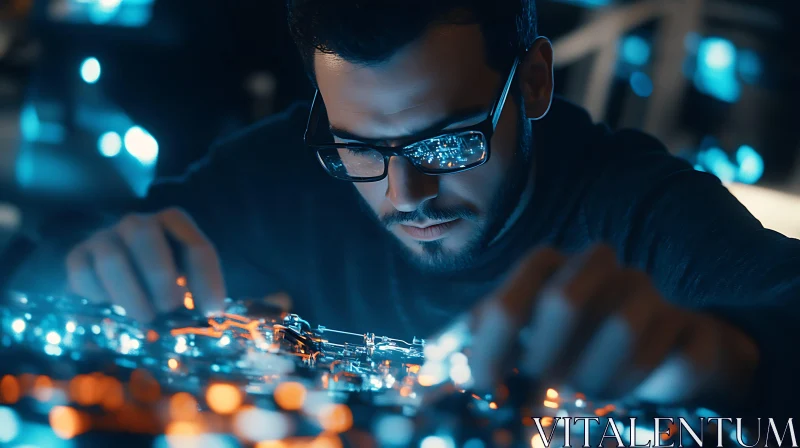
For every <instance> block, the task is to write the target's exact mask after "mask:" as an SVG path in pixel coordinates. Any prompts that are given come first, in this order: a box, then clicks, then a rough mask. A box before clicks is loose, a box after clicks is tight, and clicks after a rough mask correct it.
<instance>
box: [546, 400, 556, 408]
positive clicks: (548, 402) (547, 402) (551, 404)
mask: <svg viewBox="0 0 800 448" xmlns="http://www.w3.org/2000/svg"><path fill="white" fill-rule="evenodd" d="M544 405H545V407H548V408H552V409H558V403H556V402H555V401H550V400H544Z"/></svg>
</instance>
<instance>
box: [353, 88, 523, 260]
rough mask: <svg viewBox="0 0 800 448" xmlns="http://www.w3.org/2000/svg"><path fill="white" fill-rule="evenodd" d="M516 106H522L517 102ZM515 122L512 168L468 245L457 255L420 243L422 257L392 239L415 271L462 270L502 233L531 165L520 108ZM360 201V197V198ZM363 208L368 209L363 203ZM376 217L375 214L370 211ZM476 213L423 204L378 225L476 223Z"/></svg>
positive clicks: (438, 243)
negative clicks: (467, 221) (472, 221)
mask: <svg viewBox="0 0 800 448" xmlns="http://www.w3.org/2000/svg"><path fill="white" fill-rule="evenodd" d="M518 104H524V103H523V102H522V101H519V102H518ZM519 109H520V110H519V111H518V122H517V144H516V149H515V151H514V157H513V160H512V162H511V165H510V167H509V169H508V170H507V172H506V173H505V175H504V180H503V182H501V185H502V187H501V188H500V189H499V190H498V191H497V193H495V195H494V197H493V199H492V202H491V204H492V206H491V208H490V209H489V211H488V213H487V215H486V216H487V218H486V220H485V222H484V223H483V224H482V225H481V226H480V227H479V228H478V230H477V231H476V232H475V233H474V235H473V236H472V237H471V238H470V240H469V241H467V242H466V244H465V245H464V246H463V248H462V249H460V250H459V251H457V252H454V251H449V250H447V249H446V248H445V247H444V243H443V241H442V240H436V241H426V242H419V243H418V244H419V246H420V247H421V249H422V253H421V254H420V253H419V252H414V251H412V250H411V249H410V248H409V247H407V246H406V245H404V244H403V243H402V242H400V241H399V240H398V239H397V238H392V240H394V242H395V243H396V244H397V245H398V246H400V248H401V249H400V252H401V253H402V254H403V255H404V257H405V258H406V259H407V260H408V261H409V262H410V263H411V264H413V265H415V266H416V267H417V268H419V269H421V270H423V271H426V272H431V273H448V272H455V271H459V270H463V269H465V268H468V267H470V266H471V265H473V264H474V263H475V262H476V260H477V259H478V258H479V257H480V255H481V254H482V253H484V252H485V251H486V249H487V248H488V247H489V245H490V244H491V243H492V242H493V240H494V239H495V238H496V237H497V236H498V235H499V234H500V232H501V231H502V230H503V229H504V227H505V225H506V223H507V222H508V220H509V218H510V217H511V215H512V213H514V211H515V209H516V208H517V206H518V205H519V203H520V199H521V197H522V193H523V191H524V190H525V188H526V186H527V183H528V180H529V178H530V174H531V169H532V161H533V135H532V126H531V122H530V120H528V118H527V116H526V115H525V110H524V107H523V106H520V107H519ZM359 197H360V195H359ZM362 204H363V205H364V206H365V207H367V209H369V207H368V206H367V205H366V203H365V202H364V201H363V200H362ZM370 214H371V215H373V217H375V214H374V213H372V212H371V211H370ZM477 216H478V213H477V212H476V211H474V210H472V209H470V208H467V207H455V208H439V207H436V204H435V202H426V203H424V204H423V205H422V206H421V207H420V208H418V209H417V210H415V211H413V212H395V213H391V214H389V215H387V216H384V217H382V218H380V219H378V218H377V217H375V218H376V219H378V221H379V222H380V224H381V225H382V226H383V227H384V228H389V227H390V226H391V225H393V224H398V223H404V222H413V221H419V220H422V219H423V218H428V219H430V220H433V221H450V220H455V219H459V218H461V219H465V220H475V219H476V217H477Z"/></svg>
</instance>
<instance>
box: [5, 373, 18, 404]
mask: <svg viewBox="0 0 800 448" xmlns="http://www.w3.org/2000/svg"><path fill="white" fill-rule="evenodd" d="M19 396H20V388H19V381H17V379H16V378H15V377H13V376H11V375H6V376H4V377H3V379H2V380H0V402H3V403H6V404H14V403H16V402H17V401H19Z"/></svg>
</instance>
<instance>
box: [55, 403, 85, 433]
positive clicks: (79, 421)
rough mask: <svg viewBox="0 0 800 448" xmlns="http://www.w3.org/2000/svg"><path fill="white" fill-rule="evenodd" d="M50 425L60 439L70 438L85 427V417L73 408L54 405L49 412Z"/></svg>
mask: <svg viewBox="0 0 800 448" xmlns="http://www.w3.org/2000/svg"><path fill="white" fill-rule="evenodd" d="M49 419H50V427H51V428H53V432H55V433H56V435H57V436H58V437H60V438H62V439H71V438H73V437H75V436H77V435H79V434H82V433H83V432H84V431H86V429H87V427H86V426H87V424H86V418H85V416H84V415H82V414H81V413H80V412H78V411H77V410H75V409H74V408H71V407H68V406H55V407H54V408H53V409H51V410H50V414H49Z"/></svg>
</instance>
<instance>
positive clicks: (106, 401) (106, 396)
mask: <svg viewBox="0 0 800 448" xmlns="http://www.w3.org/2000/svg"><path fill="white" fill-rule="evenodd" d="M100 404H102V405H103V407H104V408H105V409H106V410H107V411H113V410H117V409H119V408H121V407H122V405H123V404H125V389H123V387H122V383H120V382H119V380H118V379H116V378H112V377H105V378H104V379H103V395H102V397H101V398H100Z"/></svg>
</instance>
